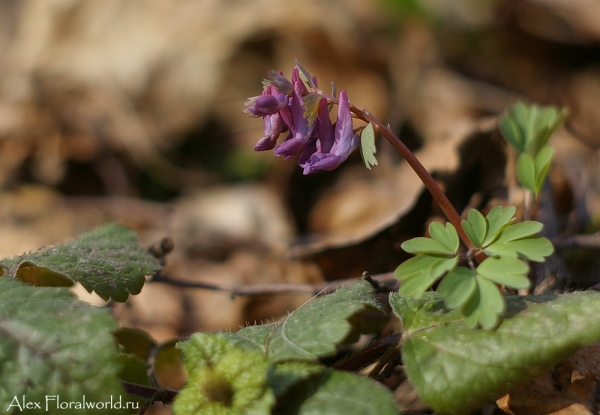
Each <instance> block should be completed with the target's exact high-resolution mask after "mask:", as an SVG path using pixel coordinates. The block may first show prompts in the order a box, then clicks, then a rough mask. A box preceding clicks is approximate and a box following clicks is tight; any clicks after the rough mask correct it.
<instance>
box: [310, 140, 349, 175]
mask: <svg viewBox="0 0 600 415" xmlns="http://www.w3.org/2000/svg"><path fill="white" fill-rule="evenodd" d="M359 140H360V138H359V136H358V135H354V137H352V140H351V144H350V148H351V149H352V151H353V150H355V149H356V148H357V147H358V145H359ZM352 151H349V152H348V153H345V154H337V155H336V154H333V153H315V154H313V155H312V156H311V157H310V158H309V159H308V161H307V162H305V163H304V164H302V165H301V167H302V168H303V169H304V171H303V173H304V174H305V175H306V174H312V173H316V172H318V171H321V170H334V169H336V168H338V167H339V166H340V165H341V164H342V163H343V162H344V161H346V159H347V158H348V156H349V155H350V153H352Z"/></svg>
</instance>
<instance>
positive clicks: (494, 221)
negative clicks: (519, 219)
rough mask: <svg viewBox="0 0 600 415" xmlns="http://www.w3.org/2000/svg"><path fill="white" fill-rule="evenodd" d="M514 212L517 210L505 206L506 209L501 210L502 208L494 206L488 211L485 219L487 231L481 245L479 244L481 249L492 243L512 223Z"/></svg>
mask: <svg viewBox="0 0 600 415" xmlns="http://www.w3.org/2000/svg"><path fill="white" fill-rule="evenodd" d="M516 211H517V208H516V207H514V206H507V207H506V208H503V207H502V206H495V207H494V208H493V209H492V210H490V211H489V213H488V214H487V216H486V217H485V220H486V221H487V227H488V231H487V235H486V237H485V239H484V240H483V243H482V244H481V245H482V246H483V247H486V246H488V245H489V244H491V243H492V242H494V241H495V240H496V239H497V238H498V236H499V235H500V233H501V232H502V231H503V230H504V228H506V227H507V226H509V225H510V224H511V223H513V222H514V220H515V218H514V216H515V212H516Z"/></svg>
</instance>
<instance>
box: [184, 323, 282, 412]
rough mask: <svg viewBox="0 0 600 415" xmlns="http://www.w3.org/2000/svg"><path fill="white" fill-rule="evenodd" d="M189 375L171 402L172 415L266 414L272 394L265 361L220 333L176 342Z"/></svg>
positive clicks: (257, 353)
mask: <svg viewBox="0 0 600 415" xmlns="http://www.w3.org/2000/svg"><path fill="white" fill-rule="evenodd" d="M178 347H179V348H180V349H181V350H182V352H183V356H184V362H185V367H186V369H187V370H188V372H189V374H190V376H189V379H188V382H187V383H186V385H185V387H184V388H183V389H182V390H181V391H180V392H179V394H178V395H177V397H176V398H175V402H174V403H173V414H174V415H196V414H197V415H211V414H214V415H221V414H231V415H238V414H239V415H246V414H252V415H268V414H270V413H271V409H272V408H273V406H274V404H275V395H274V394H273V391H272V390H271V388H270V387H269V384H268V373H269V369H270V366H269V361H268V359H267V358H266V356H265V355H264V353H262V352H261V351H259V350H256V349H254V348H251V349H246V348H244V347H240V346H239V345H237V344H235V343H234V342H232V341H231V340H230V339H228V338H227V337H226V336H223V335H222V334H220V333H214V334H208V333H196V334H194V335H193V336H192V337H191V338H190V339H189V340H188V341H185V342H181V343H178Z"/></svg>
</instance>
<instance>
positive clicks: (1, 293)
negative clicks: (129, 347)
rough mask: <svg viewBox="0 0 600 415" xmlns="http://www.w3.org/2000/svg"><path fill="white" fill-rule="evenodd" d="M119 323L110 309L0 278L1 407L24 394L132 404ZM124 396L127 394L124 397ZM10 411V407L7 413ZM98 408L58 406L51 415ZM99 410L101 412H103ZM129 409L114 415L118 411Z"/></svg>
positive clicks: (13, 411) (43, 399)
mask: <svg viewBox="0 0 600 415" xmlns="http://www.w3.org/2000/svg"><path fill="white" fill-rule="evenodd" d="M116 328H117V321H116V320H115V319H114V318H113V317H112V316H111V315H110V314H109V312H108V310H107V309H101V308H98V307H92V306H90V305H89V304H87V303H83V302H81V301H79V300H77V299H76V298H75V296H74V295H73V293H71V292H70V291H69V290H67V289H64V288H48V287H32V286H30V285H27V284H24V283H22V282H20V281H17V280H14V279H12V278H9V277H0V356H1V357H0V374H1V375H0V378H1V381H0V383H1V385H2V386H0V408H2V411H3V413H7V414H18V413H21V411H20V410H19V409H18V407H17V406H12V407H10V408H9V405H10V404H11V402H12V401H13V399H14V398H15V397H19V399H21V397H22V396H23V395H24V396H26V397H27V401H29V402H43V403H45V402H46V397H48V396H59V398H60V400H61V401H63V402H81V401H82V399H83V396H84V395H85V400H87V401H88V402H106V400H107V398H109V397H111V396H112V397H113V398H114V399H115V400H116V401H118V400H119V399H121V398H122V401H123V405H126V404H127V402H128V400H129V399H128V398H127V396H126V395H125V394H124V392H123V391H122V388H121V385H120V381H119V377H118V375H119V372H120V366H121V365H120V362H119V356H118V354H117V350H116V348H115V340H114V338H113V336H112V332H113V331H114V330H115V329H116ZM121 395H123V396H121ZM7 408H8V409H7ZM97 412H98V410H97V409H95V408H94V409H86V408H83V409H82V408H79V409H75V408H71V409H65V410H62V409H59V408H56V401H49V413H61V414H62V413H65V414H71V415H75V414H92V413H97ZM100 412H101V411H100ZM123 412H125V413H127V411H115V413H123Z"/></svg>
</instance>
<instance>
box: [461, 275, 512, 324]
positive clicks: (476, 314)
mask: <svg viewBox="0 0 600 415" xmlns="http://www.w3.org/2000/svg"><path fill="white" fill-rule="evenodd" d="M475 280H476V282H477V288H476V290H475V294H474V295H472V296H471V297H470V298H469V301H467V302H466V303H465V304H464V305H463V307H462V308H461V312H462V315H463V319H464V322H465V324H466V325H467V327H470V328H475V327H477V326H481V327H482V328H484V329H488V330H491V329H494V328H495V327H496V326H497V325H498V323H499V322H500V315H501V314H502V313H503V312H504V298H503V297H502V294H501V293H500V290H499V289H498V287H496V285H494V283H493V282H491V281H489V280H487V279H485V278H482V277H481V276H479V275H476V276H475Z"/></svg>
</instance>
